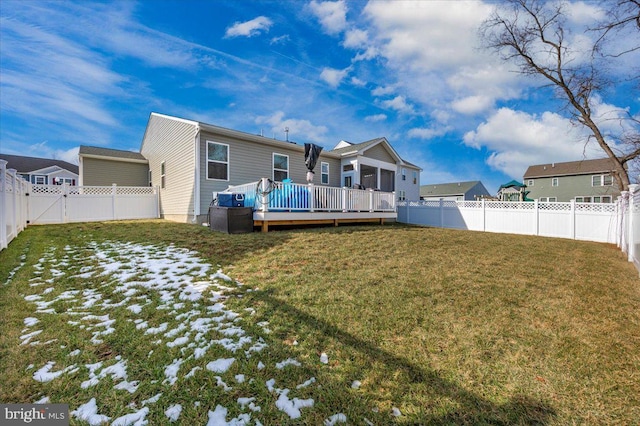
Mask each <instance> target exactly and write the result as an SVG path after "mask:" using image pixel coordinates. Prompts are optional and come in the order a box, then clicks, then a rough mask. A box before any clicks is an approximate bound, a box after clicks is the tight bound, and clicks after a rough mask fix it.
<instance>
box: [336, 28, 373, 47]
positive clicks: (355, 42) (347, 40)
mask: <svg viewBox="0 0 640 426" xmlns="http://www.w3.org/2000/svg"><path fill="white" fill-rule="evenodd" d="M368 40H369V34H368V33H367V31H364V30H359V29H353V30H349V31H347V32H346V34H345V35H344V41H343V42H342V44H343V46H344V47H346V48H350V49H358V48H361V47H364V46H366V44H367V42H368Z"/></svg>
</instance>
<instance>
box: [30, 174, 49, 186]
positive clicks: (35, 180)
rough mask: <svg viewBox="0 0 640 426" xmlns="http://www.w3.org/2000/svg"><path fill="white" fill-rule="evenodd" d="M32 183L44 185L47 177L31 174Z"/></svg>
mask: <svg viewBox="0 0 640 426" xmlns="http://www.w3.org/2000/svg"><path fill="white" fill-rule="evenodd" d="M40 179H42V182H38V180H40ZM33 183H34V184H35V185H46V184H47V177H46V176H45V175H33Z"/></svg>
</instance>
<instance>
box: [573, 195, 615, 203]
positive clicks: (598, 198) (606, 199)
mask: <svg viewBox="0 0 640 426" xmlns="http://www.w3.org/2000/svg"><path fill="white" fill-rule="evenodd" d="M611 202H613V198H612V197H611V195H595V196H593V197H576V203H611Z"/></svg>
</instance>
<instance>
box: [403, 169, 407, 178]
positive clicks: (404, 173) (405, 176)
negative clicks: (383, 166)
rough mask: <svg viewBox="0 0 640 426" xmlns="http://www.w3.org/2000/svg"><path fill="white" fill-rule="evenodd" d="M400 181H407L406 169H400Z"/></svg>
mask: <svg viewBox="0 0 640 426" xmlns="http://www.w3.org/2000/svg"><path fill="white" fill-rule="evenodd" d="M402 180H407V169H402Z"/></svg>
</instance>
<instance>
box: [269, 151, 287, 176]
mask: <svg viewBox="0 0 640 426" xmlns="http://www.w3.org/2000/svg"><path fill="white" fill-rule="evenodd" d="M276 155H280V156H282V157H287V169H286V170H285V169H276ZM289 164H290V163H289V156H288V155H287V154H280V153H278V152H274V153H273V154H271V179H273V180H276V170H278V171H279V172H287V177H286V178H285V179H288V178H289V176H290V173H289Z"/></svg>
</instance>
